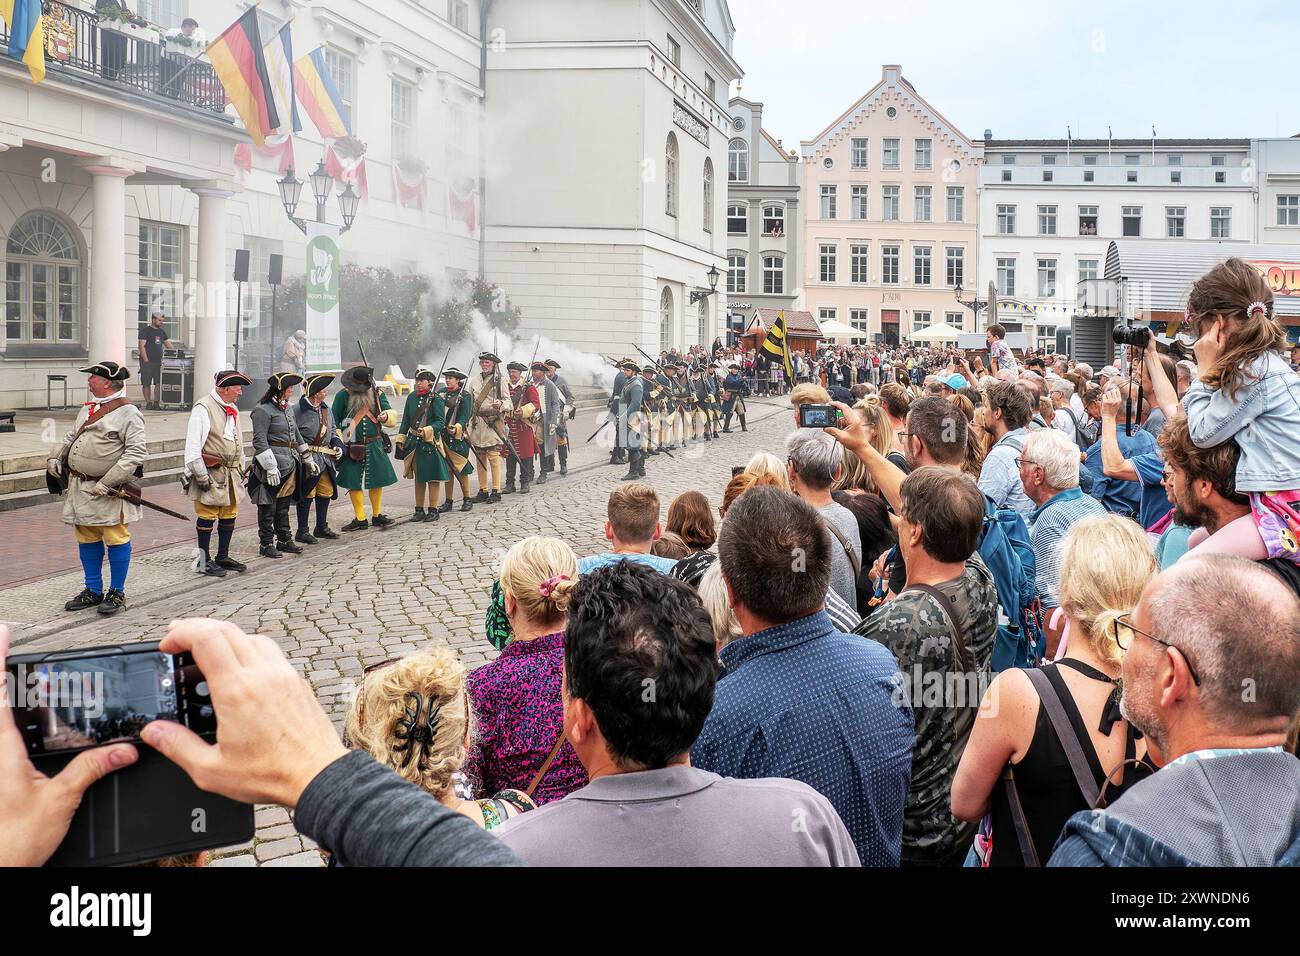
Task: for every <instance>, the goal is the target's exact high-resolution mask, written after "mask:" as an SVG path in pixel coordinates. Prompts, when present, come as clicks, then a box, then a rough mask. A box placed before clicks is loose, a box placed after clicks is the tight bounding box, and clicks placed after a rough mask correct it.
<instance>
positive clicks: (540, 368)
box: [528, 362, 549, 372]
mask: <svg viewBox="0 0 1300 956" xmlns="http://www.w3.org/2000/svg"><path fill="white" fill-rule="evenodd" d="M528 368H529V370H530V371H533V372H545V371H548V370H549V369H548V367H547V365H546V363H545V362H534V363H533V364H532V365H530V366H528Z"/></svg>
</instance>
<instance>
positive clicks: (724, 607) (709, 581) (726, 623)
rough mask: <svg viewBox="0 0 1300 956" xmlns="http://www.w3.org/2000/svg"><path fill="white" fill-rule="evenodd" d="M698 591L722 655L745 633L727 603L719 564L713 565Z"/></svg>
mask: <svg viewBox="0 0 1300 956" xmlns="http://www.w3.org/2000/svg"><path fill="white" fill-rule="evenodd" d="M696 591H697V592H698V593H699V595H700V602H701V603H702V604H703V605H704V610H706V611H708V612H709V620H710V621H712V622H713V640H714V641H715V642H716V643H717V645H718V652H719V653H721V652H722V649H723V648H724V647H726V646H727V645H728V644H730V643H731V642H732V641H734V640H735V639H736V638H738V637H740V636H742V633H743V632H742V631H741V629H740V622H739V621H737V620H736V615H735V612H733V611H732V610H731V605H730V604H728V603H727V586H726V584H725V583H723V580H722V565H720V564H718V563H717V562H714V563H713V564H711V565H710V566H709V569H708V570H707V571H705V572H704V576H703V577H702V578H700V582H699V584H697V585H696Z"/></svg>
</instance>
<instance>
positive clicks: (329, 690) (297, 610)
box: [0, 399, 793, 866]
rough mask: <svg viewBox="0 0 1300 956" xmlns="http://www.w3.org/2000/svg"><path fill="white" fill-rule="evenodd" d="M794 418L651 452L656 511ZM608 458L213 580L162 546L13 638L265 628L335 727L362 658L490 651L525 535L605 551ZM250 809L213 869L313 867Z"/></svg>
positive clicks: (591, 455) (5, 598)
mask: <svg viewBox="0 0 1300 956" xmlns="http://www.w3.org/2000/svg"><path fill="white" fill-rule="evenodd" d="M581 420H582V416H580V418H579V421H581ZM792 427H793V420H792V418H791V415H790V410H789V406H788V405H787V404H785V402H784V399H778V400H775V401H774V402H773V403H772V404H771V405H768V404H766V403H764V404H763V405H759V404H758V403H757V402H753V403H751V416H750V430H749V432H748V433H741V432H739V431H738V430H737V431H736V432H734V433H733V434H731V435H724V436H722V440H721V441H719V442H717V443H709V444H702V445H700V446H698V447H695V446H692V447H691V448H688V449H685V450H681V449H679V450H678V451H676V452H674V455H675V458H671V459H670V458H668V457H667V456H664V455H660V456H657V457H653V458H650V459H649V460H648V462H647V465H646V471H647V478H648V480H649V481H650V483H651V484H653V485H654V486H655V488H656V490H657V491H658V492H659V496H660V500H661V502H662V504H663V508H664V511H665V513H666V511H667V507H668V503H669V502H670V501H671V500H672V498H673V497H674V496H676V495H677V494H680V493H681V492H683V491H687V490H692V489H694V490H698V491H702V492H703V493H705V494H706V495H707V496H708V497H709V499H710V500H711V501H712V502H713V504H714V505H715V506H716V505H717V504H718V503H720V501H721V496H722V491H723V489H724V488H725V486H726V483H727V481H728V480H729V479H730V477H731V469H732V467H733V466H736V465H743V464H745V463H746V462H747V461H748V460H749V458H750V457H751V456H752V455H753V454H754V452H756V451H760V450H767V451H773V452H776V453H779V452H780V451H781V448H782V443H783V442H784V440H785V437H786V435H787V434H788V433H789V432H790V430H791V428H792ZM594 428H595V423H594V416H591V423H590V425H589V427H588V426H585V425H584V428H583V429H574V433H575V434H577V435H578V438H577V441H578V442H579V443H581V442H582V440H583V439H584V438H585V437H586V436H587V435H588V434H590V432H591V430H594ZM607 462H608V452H606V451H604V450H602V449H599V448H596V447H594V445H592V446H585V447H584V448H582V449H581V450H580V451H579V452H578V453H577V457H576V460H575V461H573V462H571V465H572V466H573V467H571V473H570V475H569V476H568V477H567V478H558V477H557V478H555V479H552V480H551V481H548V482H547V483H546V484H545V485H542V486H535V487H534V492H533V493H532V494H529V495H527V496H524V495H512V496H508V497H506V498H505V500H504V501H503V503H502V504H500V505H495V506H481V505H479V506H475V508H474V510H473V511H471V512H469V513H468V514H461V513H460V512H452V513H451V514H449V515H444V516H443V518H442V520H440V521H439V522H438V523H437V524H436V525H432V526H430V525H427V524H419V525H416V524H410V523H403V524H399V525H397V526H395V527H393V528H390V529H389V530H387V531H378V530H374V529H372V530H369V531H365V532H358V533H355V534H352V535H347V536H344V538H343V539H341V540H340V541H338V542H329V543H328V544H325V545H321V546H318V547H316V548H312V549H310V550H309V551H308V552H307V553H306V554H304V555H302V556H300V557H293V556H290V557H286V558H285V559H283V560H280V561H274V562H273V561H266V560H262V561H258V562H257V563H256V564H252V565H250V570H249V572H248V573H247V574H244V575H231V576H229V577H227V578H225V579H222V580H212V579H207V578H198V577H196V576H195V575H193V573H192V572H190V571H189V570H188V567H187V564H186V562H185V557H184V554H185V548H184V547H179V548H172V549H163V550H160V551H158V552H156V553H154V554H149V555H146V556H145V557H144V558H143V559H141V561H140V562H139V564H138V565H137V566H136V567H133V581H134V583H133V584H132V585H131V586H130V587H129V600H130V601H131V605H130V606H129V607H128V609H127V610H126V611H124V612H123V613H121V614H119V615H117V616H116V617H114V618H110V619H107V620H105V619H103V618H100V617H99V616H98V615H96V614H95V613H94V612H93V611H92V612H81V614H80V615H79V616H77V615H62V613H61V612H60V616H58V617H57V620H56V621H55V622H54V623H53V624H52V625H51V624H49V623H45V624H42V625H38V626H31V625H29V626H28V627H27V628H26V629H25V636H24V632H20V633H19V634H18V635H17V646H18V647H19V648H20V649H21V650H22V651H35V650H46V649H73V648H79V647H89V646H95V645H99V644H105V643H110V642H111V643H130V642H134V641H146V640H157V639H159V638H160V637H161V636H162V634H163V632H164V631H165V629H166V627H167V624H168V622H170V621H172V620H174V619H176V618H181V617H195V616H197V617H217V618H221V619H224V620H228V621H231V622H232V623H234V624H237V625H239V626H240V627H242V628H244V629H245V630H247V631H250V632H252V631H256V632H259V633H262V634H265V635H267V636H269V637H271V638H273V639H274V640H275V641H276V642H277V643H278V644H279V645H280V647H281V648H282V649H283V650H284V652H285V653H286V654H287V655H288V656H289V659H290V661H291V662H292V663H293V664H294V665H295V666H296V667H298V668H299V669H300V670H301V671H302V672H303V674H304V676H305V677H306V678H307V680H308V681H309V682H310V683H311V685H312V687H313V689H314V690H315V692H316V695H317V697H318V699H319V700H320V702H321V704H322V706H324V707H325V709H326V711H327V712H328V713H329V714H330V716H331V718H332V719H333V720H334V721H335V723H336V724H340V723H341V722H342V719H343V716H344V713H345V709H346V707H347V704H348V701H349V700H350V696H351V694H352V692H353V690H354V688H355V682H356V681H357V680H358V679H359V677H360V676H361V671H362V668H363V667H365V666H366V665H368V664H372V663H376V662H378V661H382V660H385V659H386V658H390V657H395V656H400V655H402V654H406V653H410V652H412V651H416V650H419V649H421V648H425V647H429V646H436V645H444V646H450V647H452V648H454V649H455V650H456V652H457V654H458V655H459V657H460V659H461V661H462V662H463V663H464V664H465V665H466V667H468V668H471V669H472V668H473V667H476V666H478V665H480V664H483V663H485V662H486V661H488V660H490V659H492V658H493V657H495V654H496V652H495V651H494V650H493V648H492V646H491V645H490V644H489V643H488V642H487V641H486V639H485V638H484V636H483V613H484V610H485V609H486V607H487V602H488V599H489V595H490V591H491V583H492V581H493V579H494V577H495V575H496V571H497V567H498V565H499V563H500V560H501V558H502V556H504V554H505V551H506V549H508V548H509V547H510V546H511V545H512V544H514V543H515V542H516V541H518V540H519V539H520V538H521V537H524V536H525V535H529V534H542V535H555V536H557V537H561V538H563V539H565V540H566V541H568V542H569V543H570V544H571V545H572V546H573V548H574V550H575V551H577V552H578V554H579V555H585V554H596V553H599V552H601V551H603V550H605V547H606V542H605V539H604V532H603V528H604V522H605V503H606V500H607V498H608V496H609V492H610V491H611V490H612V489H613V488H615V487H616V486H617V485H618V484H619V483H620V478H621V477H622V475H623V474H624V472H625V470H626V469H625V468H624V467H613V466H609V465H608V464H607ZM402 485H405V486H406V487H407V488H408V489H409V487H410V483H409V482H405V483H401V484H399V486H398V487H399V488H400V487H402ZM408 494H409V491H408ZM385 499H386V501H387V500H388V496H387V495H386V496H385ZM28 510H31V509H28ZM386 510H387V509H386ZM393 511H394V513H399V512H398V510H397V509H393ZM4 517H6V516H0V521H3V519H4ZM178 524H179V523H178ZM254 534H255V532H254V530H253V529H244V530H242V531H240V532H238V533H237V535H236V541H237V547H236V549H237V550H243V551H245V552H247V542H248V540H249V538H250V537H251V536H252V535H254ZM137 576H138V578H137ZM67 577H68V576H64V577H63V578H55V579H53V580H52V581H50V582H49V583H48V585H49V587H50V588H54V587H55V586H56V585H57V589H59V593H60V594H62V592H63V591H64V590H66V589H67V587H68V584H69V582H68V580H67ZM73 577H74V578H75V575H74V576H73ZM42 586H43V584H42V583H40V582H38V583H36V584H29V585H24V586H22V587H19V588H11V589H9V590H6V591H0V618H6V617H12V616H14V615H22V616H25V617H28V618H30V617H32V616H33V615H31V614H30V613H28V612H27V611H25V609H24V602H34V601H36V600H37V597H38V596H39V594H40V593H41V592H40V591H39V590H28V589H39V588H41V587H42ZM73 593H75V592H73ZM150 596H155V597H156V599H154V600H150V599H149V597H150ZM64 599H66V598H64ZM256 812H257V817H256V820H257V833H256V837H255V839H254V840H253V842H252V843H251V844H248V845H245V846H240V847H229V848H226V849H224V850H221V851H218V852H217V854H216V857H217V858H216V860H215V863H214V865H218V866H253V865H273V866H300V865H312V866H314V865H319V862H320V858H319V855H318V854H317V853H316V852H315V848H314V846H313V845H311V843H310V841H308V840H305V839H304V838H303V837H302V836H301V835H299V834H298V833H297V831H296V830H295V829H294V828H293V824H292V819H291V816H290V814H289V813H288V811H286V810H285V809H284V808H281V807H259V808H257V811H256Z"/></svg>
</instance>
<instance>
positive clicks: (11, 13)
mask: <svg viewBox="0 0 1300 956" xmlns="http://www.w3.org/2000/svg"><path fill="white" fill-rule="evenodd" d="M0 19H2V20H4V22H5V26H6V27H8V29H9V49H8V50H7V51H5V52H6V53H7V54H8V55H9V56H11V57H12V58H13V59H15V60H21V61H22V62H23V63H25V64H27V72H28V73H30V74H31V75H32V82H33V83H39V82H41V80H43V79H45V29H44V27H42V26H41V0H0Z"/></svg>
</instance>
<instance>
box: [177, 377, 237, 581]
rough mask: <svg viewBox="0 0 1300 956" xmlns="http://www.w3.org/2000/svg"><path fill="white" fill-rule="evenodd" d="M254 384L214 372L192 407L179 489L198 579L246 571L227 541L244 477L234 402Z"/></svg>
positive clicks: (228, 540)
mask: <svg viewBox="0 0 1300 956" xmlns="http://www.w3.org/2000/svg"><path fill="white" fill-rule="evenodd" d="M252 384H253V380H252V379H250V378H249V377H248V376H247V375H245V374H244V373H243V372H237V371H235V370H234V369H227V370H226V371H223V372H218V373H217V375H216V379H215V382H214V386H213V389H212V391H211V392H209V393H208V394H207V395H204V396H203V397H202V398H200V399H199V400H198V401H197V402H195V403H194V410H193V411H192V412H191V413H190V423H189V428H188V429H187V431H186V434H185V474H184V475H182V476H181V488H182V489H184V491H185V494H186V495H187V496H188V497H189V498H190V500H192V501H193V502H194V514H195V516H196V520H195V527H196V528H197V529H198V544H199V551H200V552H201V555H202V560H201V561H200V562H199V566H198V568H197V570H198V572H199V573H200V574H207V575H211V576H212V577H218V578H221V577H225V575H226V572H227V571H239V572H243V571H247V570H248V567H247V566H246V565H245V564H243V563H242V562H240V561H236V560H235V559H234V558H232V557H231V556H230V540H231V538H233V537H234V534H235V519H236V518H237V517H238V516H239V497H238V495H239V493H238V490H237V489H238V488H239V486H240V485H241V484H242V483H243V481H244V476H245V475H246V474H247V473H248V466H247V463H246V462H245V460H244V437H243V434H242V433H241V432H240V430H239V409H238V408H236V407H235V402H237V401H239V396H241V395H242V394H243V393H244V388H245V387H246V386H249V385H252ZM214 529H215V530H216V532H217V557H216V560H213V558H212V554H211V547H212V532H213V530H214Z"/></svg>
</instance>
